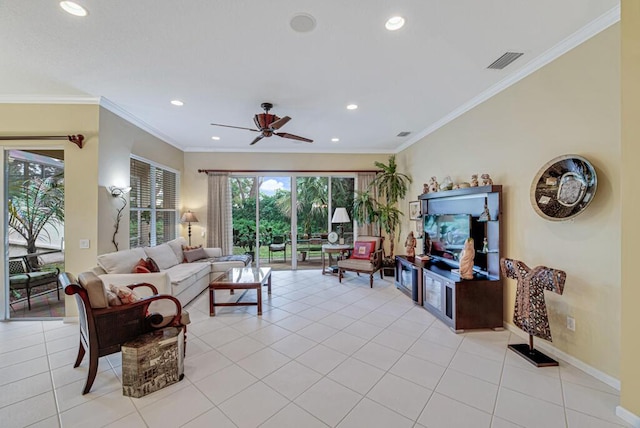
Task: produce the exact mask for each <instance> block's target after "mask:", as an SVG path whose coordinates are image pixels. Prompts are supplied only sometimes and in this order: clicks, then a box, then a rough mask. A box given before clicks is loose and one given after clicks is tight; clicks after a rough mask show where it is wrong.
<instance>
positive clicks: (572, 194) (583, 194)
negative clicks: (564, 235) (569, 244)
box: [530, 155, 598, 221]
mask: <svg viewBox="0 0 640 428" xmlns="http://www.w3.org/2000/svg"><path fill="white" fill-rule="evenodd" d="M597 187H598V179H597V177H596V171H595V169H594V168H593V166H592V165H591V163H590V162H589V161H588V160H586V159H585V158H583V157H582V156H578V155H564V156H560V157H557V158H555V159H552V160H551V161H549V162H547V163H546V164H545V165H544V166H543V167H542V168H540V171H538V174H536V177H535V178H534V179H533V183H532V184H531V192H530V196H531V205H533V209H534V210H535V211H536V212H537V213H538V214H539V215H540V216H541V217H543V218H545V219H547V220H551V221H563V220H569V219H570V218H573V217H575V216H577V215H578V214H580V213H581V212H582V211H583V210H584V209H585V208H586V207H587V206H588V205H589V204H590V203H591V201H592V200H593V197H594V195H595V193H596V188H597Z"/></svg>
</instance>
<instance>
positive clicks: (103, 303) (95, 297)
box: [78, 272, 109, 309]
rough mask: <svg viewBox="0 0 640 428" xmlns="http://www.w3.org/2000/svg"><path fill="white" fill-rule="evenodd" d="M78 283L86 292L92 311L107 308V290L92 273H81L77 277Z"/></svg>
mask: <svg viewBox="0 0 640 428" xmlns="http://www.w3.org/2000/svg"><path fill="white" fill-rule="evenodd" d="M78 283H79V284H80V285H81V286H82V288H84V289H85V290H87V295H88V296H89V304H90V305H91V307H92V308H94V309H102V308H107V307H109V299H108V298H107V290H106V288H105V287H104V284H103V283H102V280H101V279H100V278H98V276H97V275H96V274H95V273H93V272H82V273H81V274H80V275H78Z"/></svg>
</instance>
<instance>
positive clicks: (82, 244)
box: [80, 239, 89, 249]
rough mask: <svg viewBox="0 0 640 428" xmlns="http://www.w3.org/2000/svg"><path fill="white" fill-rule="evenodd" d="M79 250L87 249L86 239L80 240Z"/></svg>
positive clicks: (87, 242)
mask: <svg viewBox="0 0 640 428" xmlns="http://www.w3.org/2000/svg"><path fill="white" fill-rule="evenodd" d="M80 248H81V249H87V248H89V240H88V239H81V240H80Z"/></svg>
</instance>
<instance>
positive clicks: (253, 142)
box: [249, 135, 264, 146]
mask: <svg viewBox="0 0 640 428" xmlns="http://www.w3.org/2000/svg"><path fill="white" fill-rule="evenodd" d="M263 138H264V137H263V136H262V135H258V136H257V137H256V138H255V139H254V140H253V141H252V142H251V144H249V145H250V146H253V145H254V144H255V143H257V142H258V141H260V140H262V139H263Z"/></svg>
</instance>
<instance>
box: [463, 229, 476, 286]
mask: <svg viewBox="0 0 640 428" xmlns="http://www.w3.org/2000/svg"><path fill="white" fill-rule="evenodd" d="M475 256H476V250H475V248H474V246H473V238H467V240H466V241H464V248H463V249H462V251H461V252H460V278H462V279H473V260H474V259H475Z"/></svg>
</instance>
